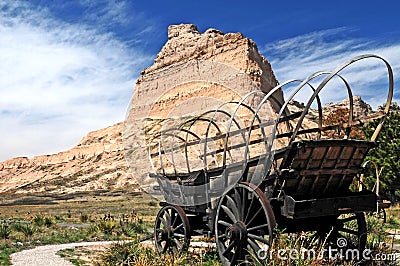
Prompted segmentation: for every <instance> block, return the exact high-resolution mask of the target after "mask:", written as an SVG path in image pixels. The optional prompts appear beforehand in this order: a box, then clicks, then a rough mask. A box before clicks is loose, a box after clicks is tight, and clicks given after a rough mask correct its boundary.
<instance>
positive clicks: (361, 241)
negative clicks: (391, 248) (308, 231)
mask: <svg viewBox="0 0 400 266" xmlns="http://www.w3.org/2000/svg"><path fill="white" fill-rule="evenodd" d="M322 226H323V225H321V227H322ZM314 236H315V238H313V240H314V242H312V243H311V244H312V245H310V246H309V248H311V247H318V248H320V247H321V246H322V244H325V246H330V247H332V248H335V249H338V250H344V251H347V250H358V251H359V252H358V253H359V254H360V255H359V256H358V257H345V258H343V259H345V260H359V259H362V257H361V254H362V252H363V251H364V250H365V246H366V243H367V224H366V221H365V216H364V213H350V214H342V215H340V216H339V217H337V218H336V219H335V220H333V221H331V222H327V224H326V226H325V227H324V229H321V230H320V231H317V232H316V233H315V235H314ZM343 254H348V256H353V253H352V252H343ZM354 254H355V256H357V254H356V253H354Z"/></svg>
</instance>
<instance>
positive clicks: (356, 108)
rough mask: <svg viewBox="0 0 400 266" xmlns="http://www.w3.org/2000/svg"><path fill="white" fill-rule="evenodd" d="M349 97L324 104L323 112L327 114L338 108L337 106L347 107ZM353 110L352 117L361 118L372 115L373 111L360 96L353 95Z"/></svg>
mask: <svg viewBox="0 0 400 266" xmlns="http://www.w3.org/2000/svg"><path fill="white" fill-rule="evenodd" d="M349 102H350V100H349V98H347V99H344V100H343V101H341V102H338V103H332V102H331V103H327V104H326V105H325V106H324V114H329V113H330V112H332V111H333V110H336V109H339V108H347V109H349V106H350V105H349ZM353 112H354V117H357V118H362V117H367V116H370V115H372V114H373V113H374V112H373V111H372V107H371V106H370V105H369V104H368V103H366V102H364V101H363V99H361V97H360V96H353Z"/></svg>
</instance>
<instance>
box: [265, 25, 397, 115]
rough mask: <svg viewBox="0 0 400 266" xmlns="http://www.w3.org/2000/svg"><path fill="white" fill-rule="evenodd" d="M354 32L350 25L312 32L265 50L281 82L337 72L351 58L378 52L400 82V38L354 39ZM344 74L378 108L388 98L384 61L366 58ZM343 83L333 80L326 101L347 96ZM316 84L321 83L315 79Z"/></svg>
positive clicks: (267, 47)
mask: <svg viewBox="0 0 400 266" xmlns="http://www.w3.org/2000/svg"><path fill="white" fill-rule="evenodd" d="M354 32H355V31H354V30H353V29H348V28H338V29H330V30H324V31H318V32H312V33H309V34H306V35H301V36H296V37H293V38H290V39H286V40H281V41H278V42H276V43H272V44H269V45H266V46H265V47H264V48H263V49H262V52H263V54H264V55H265V56H266V58H267V59H269V60H270V62H271V65H272V68H273V70H274V72H275V74H276V76H277V78H278V79H279V80H280V81H281V82H283V81H285V80H289V79H305V78H306V77H308V76H309V75H311V74H312V73H314V72H316V71H333V70H334V69H335V68H336V67H338V66H340V65H342V64H343V63H345V62H346V61H347V60H349V59H352V58H354V57H356V56H358V55H362V54H376V55H379V56H382V57H383V58H385V59H386V60H388V61H389V63H390V64H391V66H392V68H393V71H394V75H395V78H396V77H397V80H398V81H400V79H399V77H400V76H399V74H400V41H399V42H397V43H396V42H395V43H391V44H382V43H379V42H378V41H372V40H365V39H359V38H352V35H353V33H354ZM341 74H343V76H344V77H345V78H346V80H347V81H348V82H349V83H350V85H351V87H352V89H353V94H355V95H360V96H362V97H363V98H364V100H367V102H368V103H370V104H371V105H372V106H373V107H374V108H376V107H377V106H378V105H380V104H383V103H384V102H385V101H386V96H387V88H388V82H387V80H388V79H387V72H386V68H385V65H384V64H383V62H381V61H378V60H376V59H367V60H362V61H360V62H359V63H356V64H354V65H352V66H351V67H350V68H349V69H346V71H344V72H343V73H341ZM341 84H343V83H340V82H339V81H335V82H332V84H330V86H329V87H327V88H326V89H327V90H326V91H325V92H324V91H323V92H324V93H323V97H324V98H325V102H330V101H338V100H342V99H344V98H346V97H347V95H346V90H345V87H344V86H343V85H341ZM395 84H396V82H395ZM314 85H315V86H317V85H318V83H315V82H314ZM395 89H396V88H395ZM307 99H308V98H307V95H305V94H301V95H300V98H299V100H302V101H306V100H307ZM395 100H399V94H398V93H397V94H395Z"/></svg>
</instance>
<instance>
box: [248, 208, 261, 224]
mask: <svg viewBox="0 0 400 266" xmlns="http://www.w3.org/2000/svg"><path fill="white" fill-rule="evenodd" d="M261 210H263V208H262V207H261V206H260V208H259V209H258V211H257V212H256V213H255V214H254V215H253V217H251V219H250V221H249V222H247V223H246V222H245V224H246V226H249V225H250V224H251V223H252V222H253V221H254V219H255V218H256V217H257V215H258V214H259V213H260V212H261Z"/></svg>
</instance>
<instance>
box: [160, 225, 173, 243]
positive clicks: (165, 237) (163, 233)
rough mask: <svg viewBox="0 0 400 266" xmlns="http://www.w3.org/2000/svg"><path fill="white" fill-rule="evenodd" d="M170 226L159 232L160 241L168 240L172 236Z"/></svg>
mask: <svg viewBox="0 0 400 266" xmlns="http://www.w3.org/2000/svg"><path fill="white" fill-rule="evenodd" d="M172 234H173V232H172V226H167V227H166V228H164V229H163V230H162V231H161V239H162V240H168V239H169V238H170V237H171V236H172Z"/></svg>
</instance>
